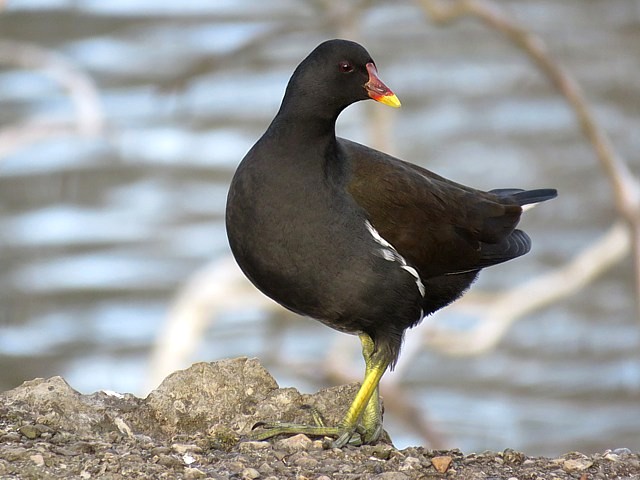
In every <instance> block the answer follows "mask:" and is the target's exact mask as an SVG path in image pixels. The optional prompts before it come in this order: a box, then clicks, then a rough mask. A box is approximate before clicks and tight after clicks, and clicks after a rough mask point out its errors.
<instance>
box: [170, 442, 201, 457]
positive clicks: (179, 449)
mask: <svg viewBox="0 0 640 480" xmlns="http://www.w3.org/2000/svg"><path fill="white" fill-rule="evenodd" d="M171 449H172V450H173V451H174V452H176V453H178V454H180V455H184V454H185V453H187V452H191V453H202V449H201V448H200V447H199V446H197V445H191V444H187V443H174V444H173V445H171Z"/></svg>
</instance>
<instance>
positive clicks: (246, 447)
mask: <svg viewBox="0 0 640 480" xmlns="http://www.w3.org/2000/svg"><path fill="white" fill-rule="evenodd" d="M269 448H271V444H270V443H269V442H257V441H248V442H241V443H239V444H238V450H240V451H241V452H244V453H248V452H255V451H257V450H268V449H269Z"/></svg>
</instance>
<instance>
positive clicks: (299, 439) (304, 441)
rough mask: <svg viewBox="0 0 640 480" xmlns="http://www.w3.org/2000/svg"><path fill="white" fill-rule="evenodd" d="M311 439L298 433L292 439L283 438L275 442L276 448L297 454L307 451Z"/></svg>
mask: <svg viewBox="0 0 640 480" xmlns="http://www.w3.org/2000/svg"><path fill="white" fill-rule="evenodd" d="M311 443H312V442H311V439H310V438H309V437H307V436H306V435H305V434H303V433H300V434H298V435H294V436H293V437H289V438H284V439H282V440H278V441H277V442H276V447H277V448H279V449H282V450H287V451H288V452H298V451H300V450H308V449H309V447H310V446H311Z"/></svg>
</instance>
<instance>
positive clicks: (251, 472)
mask: <svg viewBox="0 0 640 480" xmlns="http://www.w3.org/2000/svg"><path fill="white" fill-rule="evenodd" d="M242 478H246V479H249V480H254V479H256V478H260V472H259V471H258V470H256V469H255V468H245V469H244V470H242Z"/></svg>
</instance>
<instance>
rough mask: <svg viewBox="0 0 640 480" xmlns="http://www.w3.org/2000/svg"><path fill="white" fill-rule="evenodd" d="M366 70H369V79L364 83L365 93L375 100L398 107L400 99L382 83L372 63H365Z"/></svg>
mask: <svg viewBox="0 0 640 480" xmlns="http://www.w3.org/2000/svg"><path fill="white" fill-rule="evenodd" d="M367 72H369V81H368V82H367V83H365V84H364V88H365V90H366V91H367V94H368V95H369V96H370V97H371V98H373V99H374V100H375V101H376V102H380V103H384V104H385V105H389V106H390V107H395V108H398V107H399V106H400V100H398V97H396V95H395V94H394V93H393V92H392V91H391V89H390V88H389V87H387V86H386V85H385V84H384V83H382V80H380V77H378V70H377V69H376V66H375V65H374V64H373V63H367Z"/></svg>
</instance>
